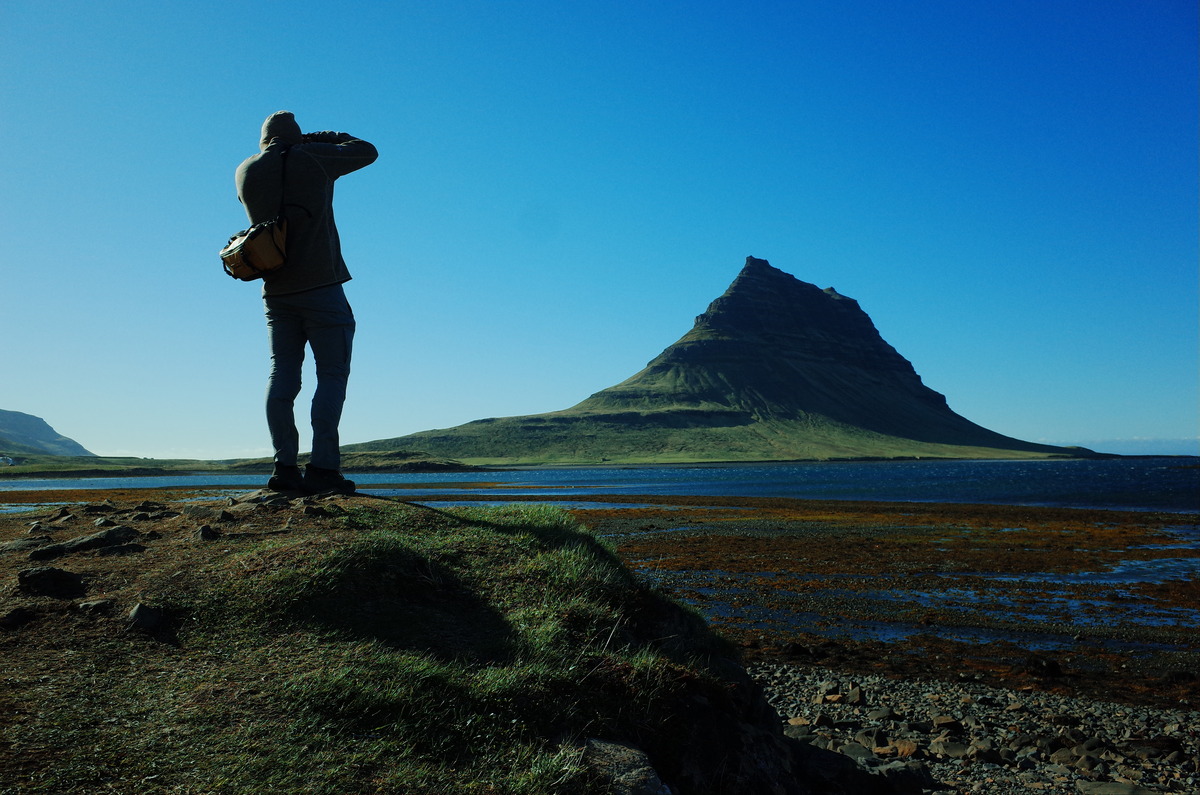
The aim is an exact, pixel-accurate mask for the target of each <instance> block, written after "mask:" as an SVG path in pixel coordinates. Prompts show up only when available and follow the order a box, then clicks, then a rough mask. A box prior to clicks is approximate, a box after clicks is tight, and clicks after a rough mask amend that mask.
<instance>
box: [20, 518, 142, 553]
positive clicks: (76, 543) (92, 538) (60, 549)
mask: <svg viewBox="0 0 1200 795" xmlns="http://www.w3.org/2000/svg"><path fill="white" fill-rule="evenodd" d="M141 535H142V534H141V533H139V532H138V531H137V530H134V529H133V528H132V527H126V526H125V525H117V526H116V527H110V528H108V529H106V530H102V531H100V532H99V533H93V534H91V535H88V536H81V537H79V538H72V539H71V540H70V541H62V542H60V543H57V544H48V545H46V546H43V547H39V548H38V549H35V550H33V551H32V552H30V553H29V559H30V560H50V559H52V558H57V557H61V556H63V555H68V554H71V553H73V552H83V551H86V550H89V549H100V548H102V547H113V546H117V545H118V544H124V543H126V542H128V541H132V540H134V539H135V538H141Z"/></svg>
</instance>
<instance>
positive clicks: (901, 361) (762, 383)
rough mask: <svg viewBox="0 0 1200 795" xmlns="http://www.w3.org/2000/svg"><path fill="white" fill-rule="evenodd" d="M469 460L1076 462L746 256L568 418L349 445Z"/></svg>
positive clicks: (864, 319)
mask: <svg viewBox="0 0 1200 795" xmlns="http://www.w3.org/2000/svg"><path fill="white" fill-rule="evenodd" d="M393 448H407V449H421V450H425V451H428V452H430V453H432V454H434V455H438V456H445V457H451V458H456V459H459V460H462V461H465V462H469V463H598V462H606V461H607V462H629V463H634V462H662V463H666V462H702V461H760V460H794V459H830V458H864V457H881V458H895V457H911V456H920V457H950V458H963V457H971V458H978V457H983V458H1026V457H1044V456H1048V455H1072V454H1075V453H1078V452H1080V451H1077V450H1068V449H1065V448H1058V447H1051V446H1048V445H1039V444H1034V443H1031V442H1025V441H1021V440H1019V439H1013V438H1011V437H1007V436H1003V435H1001V434H998V433H996V432H994V431H990V430H988V429H987V428H983V427H981V426H979V425H976V424H975V423H973V422H971V421H970V420H967V419H966V418H964V417H962V416H960V415H958V414H956V413H955V412H953V411H952V410H951V409H950V408H949V406H948V405H947V403H946V399H945V397H944V396H942V395H941V394H939V393H937V392H935V391H934V390H932V389H930V388H928V387H927V386H925V385H924V384H923V383H922V382H921V378H920V376H919V375H917V373H916V371H915V370H914V369H913V366H912V364H911V363H909V362H908V360H906V359H905V358H904V357H902V356H901V355H900V354H899V353H897V352H896V350H895V349H894V348H892V346H890V345H888V344H887V343H886V342H885V341H884V340H883V339H882V337H880V335H879V332H878V331H877V330H876V329H875V326H874V324H873V323H872V322H871V319H870V318H869V317H868V316H867V314H866V313H865V312H864V311H863V310H862V309H861V308H860V307H859V305H858V303H857V302H856V301H854V300H853V299H850V298H846V297H845V296H842V295H839V294H838V293H837V292H836V291H834V290H833V289H832V288H830V289H828V290H822V289H820V288H818V287H816V286H814V285H812V284H808V283H806V282H802V281H799V280H798V279H796V278H794V277H793V276H790V275H788V274H786V273H784V272H783V271H780V270H778V269H776V268H773V267H771V265H770V264H769V263H768V262H767V261H766V260H760V259H756V258H754V257H748V258H747V260H746V265H745V267H744V268H743V269H742V271H741V273H739V274H738V276H737V278H736V279H735V280H734V282H733V284H732V285H730V287H729V289H728V290H727V291H726V292H725V294H724V295H722V296H721V297H720V298H718V299H717V300H715V301H714V302H713V303H712V304H711V305H710V306H709V307H708V310H707V311H706V312H705V313H704V314H702V315H700V316H699V317H698V318H697V319H696V323H695V325H694V327H693V328H692V330H691V331H689V332H688V333H687V334H685V335H684V336H683V337H682V338H681V339H680V340H679V341H677V342H676V343H675V344H673V345H671V346H670V347H668V348H667V349H666V350H664V351H663V352H662V353H661V354H659V355H658V356H657V357H656V358H655V359H653V360H652V361H651V362H650V363H649V364H648V365H647V366H646V368H645V369H643V370H642V371H641V372H639V373H637V374H635V375H633V376H632V377H630V378H628V379H627V380H625V381H623V382H621V383H619V384H617V385H615V386H612V387H610V388H608V389H604V390H602V391H600V392H597V393H596V394H594V395H592V396H591V397H589V398H587V399H586V400H584V401H583V402H581V403H579V404H578V405H576V406H573V407H571V408H569V409H565V410H563V411H556V412H550V413H547V414H536V415H529V416H521V417H503V418H495V419H486V420H478V421H476V422H471V423H467V424H465V425H461V426H458V427H456V428H450V429H446V430H433V431H423V432H421V433H416V434H412V435H410V436H406V437H402V438H400V439H387V440H381V441H377V442H367V443H365V444H361V445H351V446H350V447H349V448H348V449H350V450H387V449H393Z"/></svg>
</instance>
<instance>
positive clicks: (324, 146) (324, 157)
mask: <svg viewBox="0 0 1200 795" xmlns="http://www.w3.org/2000/svg"><path fill="white" fill-rule="evenodd" d="M300 146H301V147H303V149H304V152H305V153H306V154H309V155H312V157H313V159H315V160H316V161H317V162H319V163H320V164H321V167H322V168H323V169H325V173H326V174H328V175H329V177H330V179H337V178H338V177H340V176H342V175H343V174H349V173H350V172H351V171H357V170H358V169H360V168H363V167H364V166H369V165H371V164H372V163H374V162H375V159H376V158H377V157H379V152H377V151H376V150H375V146H374V145H373V144H370V143H367V142H366V141H364V140H362V139H360V138H355V137H354V136H353V135H350V134H349V133H343V132H314V133H305V135H304V140H303V142H302V143H301V144H300Z"/></svg>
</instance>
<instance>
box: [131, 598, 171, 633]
mask: <svg viewBox="0 0 1200 795" xmlns="http://www.w3.org/2000/svg"><path fill="white" fill-rule="evenodd" d="M128 618H129V628H130V629H137V630H141V631H142V632H150V633H153V632H158V631H159V630H161V629H163V628H164V627H165V626H166V623H167V612H166V611H165V610H161V609H159V608H157V607H150V606H148V605H144V604H142V603H141V602H138V603H137V604H136V605H134V606H133V608H132V609H131V610H130V611H129V616H128Z"/></svg>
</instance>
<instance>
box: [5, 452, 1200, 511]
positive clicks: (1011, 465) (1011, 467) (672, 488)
mask: <svg viewBox="0 0 1200 795" xmlns="http://www.w3.org/2000/svg"><path fill="white" fill-rule="evenodd" d="M347 474H348V475H349V476H350V477H351V478H353V479H354V480H355V481H356V482H357V483H358V485H359V489H360V490H362V491H365V492H369V493H376V494H383V495H413V496H415V493H414V491H412V490H410V489H389V488H387V485H390V484H402V483H413V484H418V483H419V484H425V486H424V487H422V488H421V489H420V492H423V493H436V494H480V493H489V492H493V488H494V486H493V485H492V484H499V485H500V486H502V487H503V494H504V495H505V496H521V495H533V494H540V495H545V494H554V495H557V496H560V497H562V498H563V500H564V501H570V500H571V499H572V498H573V497H574V496H576V495H584V494H622V495H627V494H665V495H686V496H738V497H796V498H806V499H823V500H880V501H889V502H891V501H896V502H959V503H993V504H1001V505H1041V506H1061V507H1072V508H1106V509H1117V510H1147V511H1170V512H1200V459H1197V458H1127V459H1103V460H1079V461H1076V460H1069V461H881V462H831V463H804V464H738V465H713V466H678V467H668V466H648V467H587V468H569V469H564V468H557V469H508V470H492V471H486V472H469V473H463V472H453V473H412V474H407V473H406V474H396V473H382V474H355V473H353V472H348V473H347ZM264 480H265V478H264V476H262V475H174V476H164V477H142V478H78V479H74V478H69V479H53V480H51V479H45V480H27V479H16V480H5V479H0V505H3V503H4V497H3V492H4V491H10V490H14V489H37V490H49V489H112V488H154V487H161V486H183V487H213V488H218V487H230V488H258V487H260V486H261V485H262V484H263V482H264ZM493 493H494V492H493Z"/></svg>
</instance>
